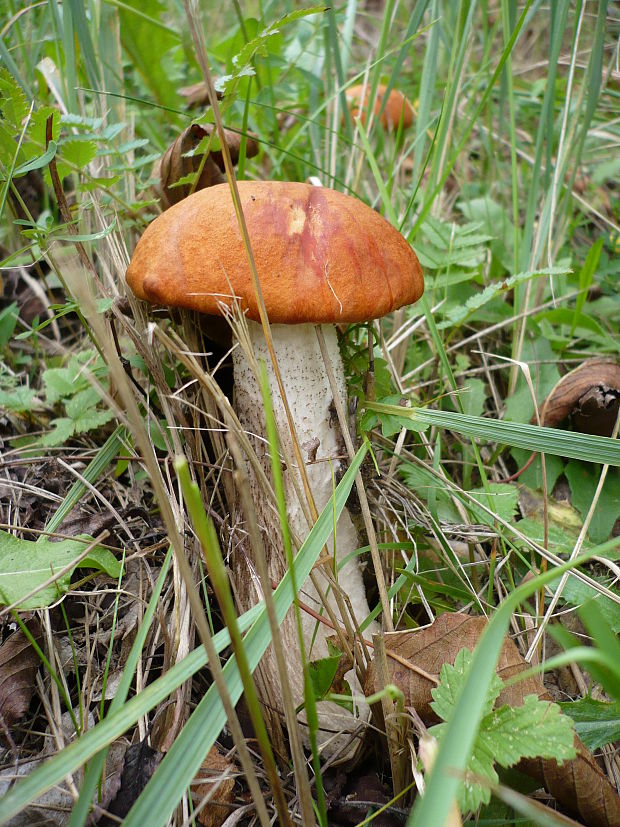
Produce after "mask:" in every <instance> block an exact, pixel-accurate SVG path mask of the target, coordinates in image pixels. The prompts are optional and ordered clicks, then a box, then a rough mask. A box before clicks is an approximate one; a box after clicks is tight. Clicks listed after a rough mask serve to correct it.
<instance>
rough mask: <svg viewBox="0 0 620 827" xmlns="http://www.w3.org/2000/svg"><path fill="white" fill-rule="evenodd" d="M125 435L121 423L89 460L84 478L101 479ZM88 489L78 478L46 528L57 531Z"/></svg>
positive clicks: (92, 481) (88, 480)
mask: <svg viewBox="0 0 620 827" xmlns="http://www.w3.org/2000/svg"><path fill="white" fill-rule="evenodd" d="M125 435H126V434H125V428H124V427H123V426H121V425H119V426H118V428H116V430H115V431H114V432H113V433H112V434H110V436H109V437H108V438H107V440H106V441H105V443H104V444H103V445H102V446H101V448H100V449H99V451H98V452H97V455H96V456H95V458H94V459H92V460H91V461H90V462H89V464H88V467H87V468H86V470H85V471H84V473H83V474H82V476H83V478H84V479H85V480H86V481H87V482H90V483H91V484H92V483H95V482H96V481H97V480H98V479H99V477H100V476H101V474H102V473H103V472H104V471H105V469H106V468H107V467H108V465H109V464H110V463H111V462H112V460H113V459H114V457H115V456H116V455H117V454H118V452H119V450H120V448H121V447H122V445H123V439H124V438H125ZM87 491H88V487H87V486H86V485H84V483H83V482H82V480H77V481H76V482H74V483H73V485H72V486H71V488H70V489H69V491H68V492H67V495H66V497H65V498H64V500H63V501H62V503H61V504H60V505H59V506H58V508H57V509H56V511H55V512H54V515H53V517H52V518H51V519H50V520H49V521H48V523H47V525H46V526H45V530H46V531H56V529H57V528H58V526H59V525H60V524H61V523H62V521H63V520H64V519H65V517H66V516H67V514H69V512H70V511H71V509H72V508H74V507H75V505H76V504H77V503H78V502H79V501H80V499H81V498H82V497H83V496H84V494H85V493H86V492H87Z"/></svg>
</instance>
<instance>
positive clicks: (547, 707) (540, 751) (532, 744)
mask: <svg viewBox="0 0 620 827" xmlns="http://www.w3.org/2000/svg"><path fill="white" fill-rule="evenodd" d="M574 734H575V733H574V730H573V722H572V721H571V719H570V718H569V717H568V716H567V715H563V714H562V710H561V709H560V707H559V706H558V705H557V704H554V703H552V702H551V701H541V700H539V699H538V696H537V695H527V696H526V697H525V700H524V702H523V706H517V707H511V706H502V707H500V708H499V709H496V710H494V711H493V712H492V713H491V714H490V715H487V716H486V717H485V718H483V720H482V724H481V727H480V732H479V733H478V740H479V741H480V742H481V743H482V744H484V745H485V746H486V747H487V749H488V750H489V751H490V752H491V753H492V754H493V755H494V756H495V760H496V761H497V762H498V764H501V765H502V767H512V766H513V765H514V764H517V763H518V762H519V761H520V760H521V759H522V758H534V757H536V756H540V757H541V758H554V759H555V760H556V761H558V763H560V764H561V763H562V762H563V761H567V760H570V759H572V758H575V756H576V755H577V752H576V750H575V747H574Z"/></svg>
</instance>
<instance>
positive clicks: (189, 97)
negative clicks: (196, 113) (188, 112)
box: [179, 80, 223, 109]
mask: <svg viewBox="0 0 620 827" xmlns="http://www.w3.org/2000/svg"><path fill="white" fill-rule="evenodd" d="M179 95H181V97H183V98H185V100H186V101H187V108H188V109H196V108H197V107H198V106H209V103H210V101H209V92H208V91H207V84H206V83H205V82H204V80H199V81H198V83H192V84H191V85H190V86H182V87H181V88H180V89H179ZM215 95H216V97H217V99H218V100H219V101H221V100H222V97H223V95H222V93H221V92H218V91H217V90H216V92H215Z"/></svg>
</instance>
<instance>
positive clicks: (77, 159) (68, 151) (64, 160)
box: [56, 140, 97, 179]
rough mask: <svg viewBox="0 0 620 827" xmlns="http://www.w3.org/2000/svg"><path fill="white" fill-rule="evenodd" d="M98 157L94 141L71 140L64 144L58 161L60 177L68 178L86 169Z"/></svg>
mask: <svg viewBox="0 0 620 827" xmlns="http://www.w3.org/2000/svg"><path fill="white" fill-rule="evenodd" d="M96 155H97V145H96V144H95V143H94V141H80V140H70V141H66V142H64V143H62V144H61V145H60V147H59V149H58V157H57V159H56V164H57V168H58V175H59V177H60V178H61V179H62V178H66V177H67V176H68V175H70V174H71V173H72V172H76V171H78V170H81V169H84V167H86V166H88V164H90V162H91V161H92V160H93V158H94V157H95V156H96Z"/></svg>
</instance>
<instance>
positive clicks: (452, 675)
mask: <svg viewBox="0 0 620 827" xmlns="http://www.w3.org/2000/svg"><path fill="white" fill-rule="evenodd" d="M471 661H472V653H471V652H470V651H469V649H461V651H460V652H459V653H458V655H457V656H456V658H455V661H454V666H453V665H452V664H450V663H444V664H443V666H442V667H441V672H440V681H439V684H438V685H437V686H436V687H435V688H434V689H433V690H432V691H431V694H432V696H433V703H432V704H431V708H432V709H433V711H434V712H436V713H437V715H439V717H440V718H443V720H444V721H448V720H449V719H450V717H451V716H452V713H453V712H454V707H455V704H456V699H457V696H458V694H459V692H460V691H461V687H462V686H463V683H464V682H465V675H466V674H467V672H468V671H469V668H470V666H471ZM502 686H503V682H502V679H501V678H499V677H498V676H497V675H493V677H492V679H491V681H490V683H489V686H488V687H487V694H486V700H485V709H486V711H487V712H490V711H491V710H492V709H493V704H494V703H495V701H496V699H497V696H498V695H499V693H500V692H501V691H502Z"/></svg>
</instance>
